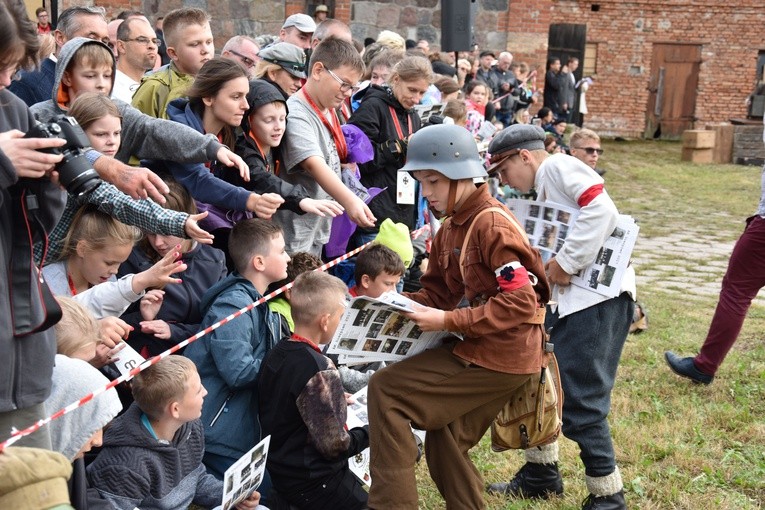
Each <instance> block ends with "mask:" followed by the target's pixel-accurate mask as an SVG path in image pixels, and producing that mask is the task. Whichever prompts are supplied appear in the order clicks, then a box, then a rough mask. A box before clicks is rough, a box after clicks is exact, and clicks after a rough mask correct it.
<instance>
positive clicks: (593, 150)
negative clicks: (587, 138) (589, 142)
mask: <svg viewBox="0 0 765 510" xmlns="http://www.w3.org/2000/svg"><path fill="white" fill-rule="evenodd" d="M574 148H575V149H578V150H580V151H584V152H586V153H587V154H588V155H590V156H592V155H593V154H595V153H596V152H597V153H598V156H602V155H603V149H598V148H596V147H574Z"/></svg>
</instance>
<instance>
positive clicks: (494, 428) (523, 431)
mask: <svg viewBox="0 0 765 510" xmlns="http://www.w3.org/2000/svg"><path fill="white" fill-rule="evenodd" d="M489 212H496V213H498V214H501V215H503V216H504V217H505V218H507V220H508V221H509V223H510V224H511V225H512V226H513V227H515V229H516V230H517V231H518V233H519V234H520V235H521V237H523V239H525V241H526V244H527V245H528V244H529V243H528V236H527V235H526V232H524V231H523V229H522V228H521V226H520V225H519V224H518V222H517V221H516V220H515V219H514V218H513V217H512V216H510V214H508V213H507V211H505V210H504V209H502V208H500V207H490V208H487V209H484V210H482V211H480V212H479V213H478V214H477V215H476V216H475V218H473V221H472V222H471V224H470V227H468V231H467V234H466V235H465V240H464V242H463V244H462V251H461V252H460V271H461V272H462V277H463V279H464V277H465V275H464V268H463V262H464V256H465V253H466V252H467V247H468V242H469V240H470V234H471V233H472V231H473V226H474V225H475V223H476V220H478V218H479V217H481V216H482V215H484V214H486V213H489ZM540 310H542V313H537V314H536V315H535V317H534V318H533V319H532V320H530V321H529V322H530V323H532V324H539V325H540V327H542V328H543V329H544V308H541V309H540ZM548 340H549V335H548V334H547V333H546V332H544V331H543V333H542V347H543V349H544V355H543V357H542V366H541V371H540V377H539V380H538V381H537V380H536V379H533V378H532V379H529V381H528V382H527V383H526V384H524V385H523V386H521V387H519V388H518V389H516V390H515V391H514V392H513V394H512V395H510V398H508V401H507V403H506V404H505V405H504V407H502V409H501V410H500V411H499V414H497V417H496V418H495V419H494V422H493V423H492V424H491V449H492V450H494V451H495V452H502V451H505V450H525V449H527V448H532V447H534V446H543V445H546V444H550V443H553V442H554V441H555V440H556V439H557V438H558V436H559V435H560V431H561V424H562V417H563V388H562V387H561V384H560V371H559V370H558V361H557V360H556V359H555V354H553V344H552V343H550V342H549V341H548Z"/></svg>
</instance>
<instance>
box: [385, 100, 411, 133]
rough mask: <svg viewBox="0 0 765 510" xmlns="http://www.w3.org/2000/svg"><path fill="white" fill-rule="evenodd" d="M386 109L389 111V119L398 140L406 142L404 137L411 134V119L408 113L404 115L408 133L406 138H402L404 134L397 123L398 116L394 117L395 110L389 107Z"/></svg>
mask: <svg viewBox="0 0 765 510" xmlns="http://www.w3.org/2000/svg"><path fill="white" fill-rule="evenodd" d="M388 109H389V110H390V118H391V119H393V127H395V128H396V134H397V135H398V139H399V140H406V136H409V135H411V134H412V117H411V116H410V115H409V114H408V113H407V114H406V120H407V121H408V123H409V132H408V133H407V134H406V136H404V132H403V131H402V130H401V124H399V122H398V115H396V110H395V109H394V108H393V107H392V106H390V105H388Z"/></svg>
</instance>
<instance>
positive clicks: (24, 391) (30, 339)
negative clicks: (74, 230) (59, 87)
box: [0, 90, 66, 427]
mask: <svg viewBox="0 0 765 510" xmlns="http://www.w3.org/2000/svg"><path fill="white" fill-rule="evenodd" d="M0 105H2V108H0V133H1V132H5V131H10V130H12V129H18V130H20V131H22V132H25V133H26V132H27V131H29V128H30V127H31V126H32V125H33V124H34V122H35V121H34V119H33V118H32V115H31V113H30V112H29V108H28V107H27V106H26V105H25V104H24V102H23V101H21V99H19V98H17V97H16V96H14V95H13V94H12V93H11V92H9V91H7V90H0ZM22 190H32V191H33V192H34V194H35V195H36V196H37V203H38V205H39V209H38V216H39V218H40V222H41V224H42V226H43V227H44V228H45V230H46V231H47V232H50V231H51V230H52V229H53V227H54V226H55V225H56V223H57V222H58V218H59V217H60V216H61V213H62V212H63V211H64V205H65V204H66V193H65V192H64V191H62V190H61V188H59V187H58V186H57V185H54V184H52V183H51V182H50V181H49V180H48V179H33V180H28V181H25V182H22V183H20V182H19V179H18V174H17V172H16V169H15V167H14V166H13V163H12V162H11V160H10V159H9V158H8V156H7V155H6V154H5V153H3V152H2V151H1V150H0V267H1V268H2V269H1V270H2V277H0V317H2V321H0V360H3V369H2V371H0V373H2V375H1V376H0V413H4V412H8V411H14V410H16V409H26V408H28V407H31V406H34V405H37V404H41V403H42V402H44V401H45V399H47V398H48V395H50V390H51V376H52V374H53V358H54V356H55V355H56V335H55V332H54V331H53V329H48V330H45V331H42V332H39V333H32V334H28V335H26V336H21V337H20V336H15V335H14V333H13V327H12V317H13V315H12V307H11V288H12V283H13V282H24V283H29V282H35V281H37V274H38V273H37V269H36V268H34V267H33V263H32V261H31V260H30V262H29V264H28V266H27V271H28V272H26V271H25V272H24V274H16V273H14V272H12V271H11V270H10V268H11V255H13V254H16V255H19V254H20V253H19V251H20V250H21V249H23V248H22V247H21V246H20V245H19V241H20V240H21V238H22V236H23V235H25V234H26V230H27V229H26V227H24V228H19V225H14V221H13V220H14V219H15V218H18V217H19V215H20V214H21V200H20V199H19V198H14V197H18V196H20V193H21V191H22ZM33 231H34V239H33V241H39V240H41V239H42V235H43V233H41V232H37V231H36V229H35V230H33ZM26 249H27V250H29V249H31V248H29V247H27V248H26ZM9 274H10V281H9V277H8V275H9ZM30 295H31V299H30V301H31V306H32V310H33V311H34V312H35V313H34V314H33V316H34V317H35V318H37V317H41V316H42V315H45V314H46V312H45V308H44V305H43V302H42V300H41V299H40V298H39V294H38V293H36V292H35V289H32V291H31V293H30ZM19 425H20V426H22V427H26V426H27V425H30V424H29V423H19Z"/></svg>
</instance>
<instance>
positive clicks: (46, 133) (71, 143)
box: [24, 115, 102, 196]
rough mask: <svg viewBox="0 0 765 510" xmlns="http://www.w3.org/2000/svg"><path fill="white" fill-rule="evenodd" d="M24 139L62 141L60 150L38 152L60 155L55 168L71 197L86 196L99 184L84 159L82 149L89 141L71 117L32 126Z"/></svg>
mask: <svg viewBox="0 0 765 510" xmlns="http://www.w3.org/2000/svg"><path fill="white" fill-rule="evenodd" d="M24 138H63V139H64V140H66V144H65V145H64V146H63V147H53V148H49V149H40V151H41V152H47V153H49V154H63V155H64V159H62V160H61V161H60V162H59V163H58V164H57V165H56V170H57V171H58V173H59V181H60V182H61V184H62V185H63V186H64V187H65V188H66V190H67V191H68V192H69V193H71V194H72V195H74V196H80V195H84V194H86V193H90V192H91V191H93V190H94V189H96V188H97V187H98V185H99V184H101V182H102V181H101V179H100V178H99V177H98V173H97V172H96V171H95V170H94V169H93V166H92V165H91V164H90V162H89V161H88V159H87V158H86V157H85V152H86V149H85V148H86V147H90V140H88V137H87V135H85V132H84V131H83V130H82V128H81V127H80V125H79V124H78V123H77V121H76V120H75V119H74V118H73V117H69V116H68V115H59V116H57V117H55V118H54V119H53V120H52V121H51V122H49V123H47V124H42V123H41V124H36V125H35V126H33V127H32V128H31V129H30V130H29V131H28V132H27V134H26V135H24Z"/></svg>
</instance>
